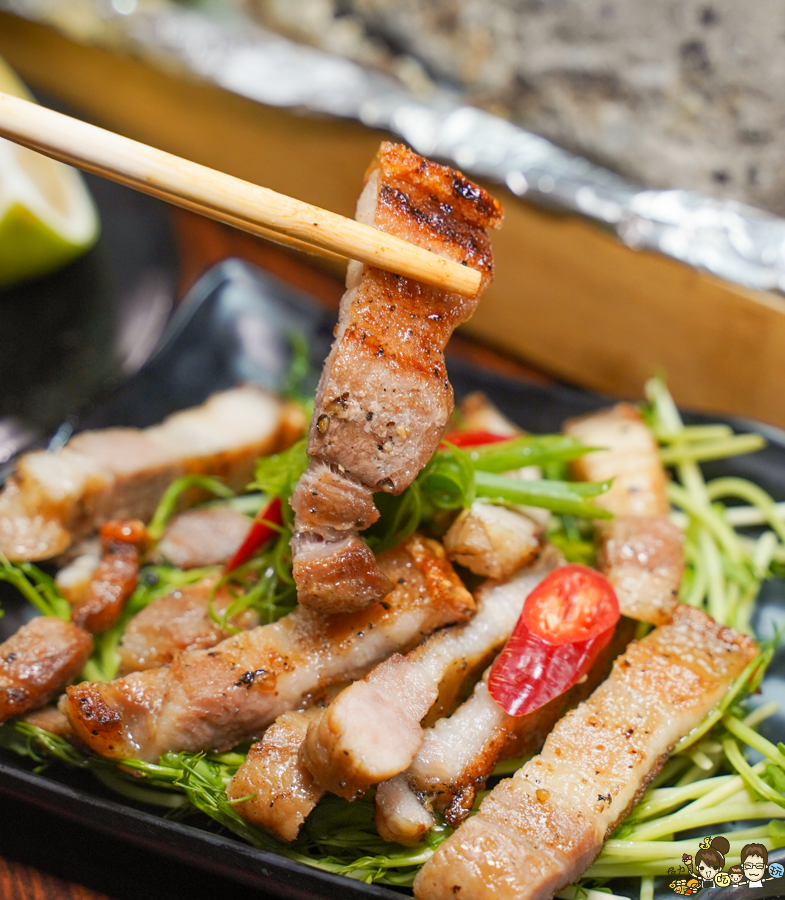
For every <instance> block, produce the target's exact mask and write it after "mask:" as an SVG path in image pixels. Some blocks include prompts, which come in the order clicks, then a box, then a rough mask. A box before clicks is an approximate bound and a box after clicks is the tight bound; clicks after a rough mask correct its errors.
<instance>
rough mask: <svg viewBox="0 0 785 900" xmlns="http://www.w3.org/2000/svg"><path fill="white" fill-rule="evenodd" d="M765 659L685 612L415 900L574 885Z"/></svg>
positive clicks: (522, 897)
mask: <svg viewBox="0 0 785 900" xmlns="http://www.w3.org/2000/svg"><path fill="white" fill-rule="evenodd" d="M755 652H756V647H755V643H754V641H753V640H752V639H751V638H749V637H747V636H746V635H742V634H739V633H738V632H736V631H734V630H733V629H732V628H728V627H726V626H723V625H718V624H717V623H716V622H714V621H713V620H712V619H711V618H710V617H709V616H707V615H706V614H705V613H703V612H701V611H699V610H695V609H691V608H688V607H684V606H680V607H678V608H677V609H676V610H675V612H674V616H673V620H672V622H670V623H669V624H666V625H662V626H660V627H659V628H656V629H655V630H654V631H652V632H651V633H650V634H649V635H648V636H647V637H646V638H644V639H643V640H642V641H638V642H636V643H633V644H631V645H630V647H629V648H628V649H627V652H626V653H625V654H624V655H623V656H622V657H621V658H620V659H618V660H617V661H616V663H615V665H614V667H613V671H612V673H611V675H610V677H609V678H608V680H607V681H605V682H604V683H603V684H602V685H601V686H600V687H599V688H598V689H597V690H596V691H595V692H594V693H593V694H592V696H591V697H590V698H589V699H588V700H586V701H585V702H583V703H582V704H581V705H580V706H579V707H578V708H577V709H575V710H573V711H572V712H570V713H568V714H567V715H566V716H565V717H564V718H563V719H562V720H561V721H560V722H559V723H558V724H557V725H556V727H555V728H554V730H553V731H552V732H551V734H550V735H549V737H548V739H547V740H546V742H545V746H544V747H543V750H542V753H541V754H540V755H539V756H536V757H534V758H533V759H531V760H530V761H529V762H527V763H526V764H525V765H524V766H523V768H521V769H520V770H519V771H518V772H517V773H516V774H515V776H514V777H513V778H510V779H506V780H504V781H502V782H501V783H500V784H499V785H498V786H497V787H496V788H494V789H493V791H491V793H490V794H489V795H488V796H487V797H486V798H485V800H483V802H482V804H481V806H480V810H479V813H478V814H477V815H476V816H474V817H473V818H470V819H468V820H467V821H466V822H464V823H463V824H462V825H461V827H460V828H459V829H458V830H457V831H456V832H455V834H453V835H452V836H451V837H450V838H449V839H448V840H447V841H446V842H445V843H444V844H442V846H441V847H440V848H439V849H438V850H437V851H436V853H435V854H434V856H433V857H432V858H431V859H430V860H429V861H428V862H427V863H426V864H425V866H424V867H423V869H422V870H421V871H420V873H419V874H418V876H417V878H416V879H415V882H414V893H415V896H416V897H418V898H420V900H447V898H450V900H452V898H454V897H455V896H456V895H457V894H459V895H460V896H462V897H471V898H473V900H484V898H489V900H490V898H493V900H512V898H514V900H545V898H549V897H552V896H553V894H554V893H555V892H556V891H558V890H560V889H561V888H562V887H564V886H566V885H568V884H572V883H573V882H574V881H576V880H577V879H578V878H579V877H580V875H581V874H582V873H583V872H585V871H586V869H587V868H588V867H589V866H590V865H591V863H592V862H593V860H594V859H595V858H596V857H597V855H598V854H599V852H600V850H601V849H602V843H603V841H604V840H605V838H606V837H607V836H608V835H609V834H610V833H611V832H612V831H613V829H614V828H615V827H616V825H617V824H618V822H619V821H621V819H622V818H623V817H624V816H625V815H626V814H627V812H628V811H629V810H630V808H631V807H632V806H633V804H634V803H635V801H636V800H637V798H638V797H639V796H640V795H641V793H642V792H643V790H644V789H645V787H646V784H647V783H648V782H649V781H650V780H651V778H652V777H653V776H654V775H655V774H656V772H657V771H658V770H659V768H660V767H661V766H662V764H663V762H664V761H665V759H666V758H667V756H668V753H669V752H670V751H671V749H672V748H673V746H674V744H676V742H677V741H678V740H679V738H680V737H681V736H682V735H684V734H686V733H687V732H689V731H690V730H691V729H692V728H693V727H695V726H696V725H697V724H698V723H699V722H700V721H701V719H702V718H703V717H704V716H705V715H706V714H707V713H708V712H710V711H711V709H712V708H713V707H714V706H716V704H717V703H718V702H719V701H720V700H721V699H722V697H723V696H724V695H725V693H726V692H727V690H728V688H729V687H730V685H731V684H732V683H733V681H734V679H735V678H736V677H737V676H738V675H739V674H740V673H741V672H742V671H743V670H744V667H745V666H746V665H747V664H748V663H749V661H750V660H751V659H752V658H753V657H754V655H755Z"/></svg>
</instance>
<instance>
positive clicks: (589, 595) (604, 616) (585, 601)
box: [521, 564, 619, 645]
mask: <svg viewBox="0 0 785 900" xmlns="http://www.w3.org/2000/svg"><path fill="white" fill-rule="evenodd" d="M521 621H522V622H523V624H524V625H525V626H526V628H527V629H528V630H529V631H531V632H532V634H534V635H536V636H537V637H539V638H542V639H543V640H544V641H548V642H549V643H551V644H559V645H560V644H566V643H575V642H578V641H588V640H590V639H591V638H594V637H597V636H598V635H600V634H603V633H604V632H605V631H607V630H608V629H609V628H613V626H615V625H616V623H617V622H618V621H619V601H618V600H617V599H616V592H615V591H614V590H613V585H612V584H611V583H610V582H609V581H608V579H607V578H605V576H604V575H601V574H600V573H599V572H596V571H595V570H594V569H590V568H589V567H588V566H579V565H576V564H572V565H569V566H560V567H559V568H558V569H555V570H554V571H553V572H551V574H550V575H548V576H547V577H546V578H544V579H543V580H542V581H541V582H540V584H539V585H538V586H537V587H536V588H535V589H534V590H533V591H532V592H531V594H529V596H528V597H527V598H526V603H525V605H524V607H523V613H522V614H521Z"/></svg>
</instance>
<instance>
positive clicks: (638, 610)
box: [564, 403, 684, 625]
mask: <svg viewBox="0 0 785 900" xmlns="http://www.w3.org/2000/svg"><path fill="white" fill-rule="evenodd" d="M564 432H565V434H569V435H572V436H573V437H576V438H578V439H579V440H581V441H583V442H584V444H587V445H588V446H590V447H602V448H604V449H602V450H598V451H596V452H594V453H587V454H586V456H584V457H582V458H581V459H579V460H576V461H575V462H573V464H572V468H573V472H574V473H575V475H576V477H578V478H580V479H581V480H584V481H605V480H607V479H611V478H612V479H613V485H612V486H611V489H610V490H609V491H608V492H607V493H605V494H603V495H602V496H601V497H598V498H597V501H596V502H597V505H598V506H604V507H605V508H606V509H608V510H609V511H610V512H612V513H613V514H614V516H615V518H614V519H613V521H611V522H606V523H602V524H601V525H599V527H598V538H599V559H598V561H599V565H600V570H601V571H602V572H603V574H604V575H606V576H607V578H608V580H609V581H610V582H611V584H612V585H613V587H614V589H615V590H616V595H617V596H618V598H619V608H620V609H621V611H622V613H623V614H624V615H625V616H629V617H630V618H632V619H638V620H640V621H642V622H651V623H652V624H653V625H661V624H663V623H664V622H667V621H668V620H669V619H670V617H671V616H672V615H673V611H674V609H675V608H676V606H677V605H678V602H679V601H678V591H679V585H680V584H681V578H682V575H683V573H684V550H683V541H684V538H683V536H682V534H681V532H680V531H679V529H678V528H677V527H676V526H675V525H674V524H673V523H672V522H671V521H670V520H669V519H668V513H669V512H670V503H669V502H668V496H667V494H666V491H665V488H666V484H667V478H666V475H665V469H664V467H663V465H662V463H661V462H660V456H659V452H658V450H657V443H656V441H655V440H654V435H653V434H652V433H651V431H650V430H649V428H648V427H647V425H646V424H645V422H644V421H643V420H642V419H641V417H640V413H639V412H638V410H637V409H636V408H635V407H634V406H632V405H630V404H629V403H619V404H617V405H616V406H614V407H612V408H610V409H602V410H600V411H599V412H595V413H590V414H589V415H586V416H581V417H580V418H579V419H571V420H570V421H568V422H566V423H565V426H564Z"/></svg>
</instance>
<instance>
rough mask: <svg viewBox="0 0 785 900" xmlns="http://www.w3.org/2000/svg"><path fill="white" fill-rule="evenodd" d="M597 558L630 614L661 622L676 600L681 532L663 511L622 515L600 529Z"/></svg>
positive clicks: (681, 567)
mask: <svg viewBox="0 0 785 900" xmlns="http://www.w3.org/2000/svg"><path fill="white" fill-rule="evenodd" d="M599 533H600V547H599V555H598V559H597V562H598V564H599V567H600V570H601V571H602V572H604V573H605V575H607V577H608V579H609V581H610V582H611V584H612V585H613V587H614V589H615V591H616V596H617V597H618V598H619V607H620V608H621V609H623V610H624V614H625V615H627V616H630V617H631V618H633V619H642V620H643V621H645V622H652V623H654V624H657V625H660V624H662V623H663V622H667V621H668V619H670V617H671V616H672V615H673V610H674V609H675V607H676V605H677V604H678V602H679V599H678V594H679V585H680V584H681V578H682V575H683V574H684V535H683V534H682V532H681V531H680V530H679V529H678V528H677V527H676V526H675V525H674V524H673V522H671V521H670V519H668V518H667V517H666V516H652V517H646V516H621V517H620V518H618V519H614V520H613V521H611V522H603V523H602V525H601V526H600V529H599Z"/></svg>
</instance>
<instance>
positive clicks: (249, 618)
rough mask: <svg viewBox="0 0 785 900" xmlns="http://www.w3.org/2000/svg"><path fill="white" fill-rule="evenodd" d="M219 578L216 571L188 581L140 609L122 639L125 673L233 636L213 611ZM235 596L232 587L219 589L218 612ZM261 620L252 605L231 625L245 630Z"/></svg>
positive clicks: (121, 662) (121, 650)
mask: <svg viewBox="0 0 785 900" xmlns="http://www.w3.org/2000/svg"><path fill="white" fill-rule="evenodd" d="M217 580H218V576H217V575H215V576H211V577H209V578H205V579H203V580H202V581H199V582H197V583H196V584H190V585H185V586H183V587H182V588H179V589H178V590H176V591H174V592H173V593H171V594H167V595H166V596H165V597H159V598H158V599H157V600H153V602H152V603H151V604H150V605H149V606H147V607H145V608H144V609H143V610H142V611H141V612H140V613H137V615H135V616H134V617H133V619H131V621H130V622H129V623H128V625H127V627H126V629H125V631H124V632H123V637H122V640H121V641H120V647H119V653H120V673H121V675H127V674H128V673H129V672H139V671H142V670H143V669H154V668H157V667H158V666H163V665H166V664H167V663H170V662H171V661H172V660H173V659H174V658H175V656H176V655H177V654H178V653H181V652H182V651H183V650H204V649H209V648H210V647H214V646H215V645H216V644H218V643H220V642H221V641H223V640H224V639H225V638H227V637H229V635H230V634H231V633H232V632H230V631H225V630H224V629H223V628H221V626H220V625H218V623H217V622H216V621H215V620H214V619H213V618H212V616H211V615H210V610H209V600H210V594H211V592H212V589H213V587H214V586H215V583H216V581H217ZM233 600H234V598H233V597H232V596H231V594H229V592H228V591H223V590H219V591H218V592H217V593H216V596H215V600H214V602H213V608H214V610H215V612H216V613H217V615H219V616H221V615H223V613H224V612H225V611H226V609H227V607H228V606H229V604H230V603H232V602H233ZM258 624H259V616H258V614H257V613H256V612H254V611H253V610H251V609H245V610H242V611H241V612H239V613H237V614H236V615H234V616H232V618H231V619H229V625H230V626H231V628H232V629H240V630H241V631H248V630H249V629H251V628H254V627H256V626H257V625H258Z"/></svg>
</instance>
